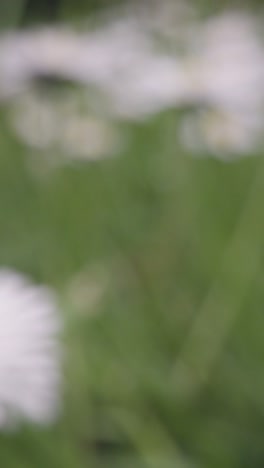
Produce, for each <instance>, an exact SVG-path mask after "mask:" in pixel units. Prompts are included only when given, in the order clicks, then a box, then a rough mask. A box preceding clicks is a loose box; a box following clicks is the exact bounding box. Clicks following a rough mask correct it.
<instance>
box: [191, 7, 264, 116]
mask: <svg viewBox="0 0 264 468" xmlns="http://www.w3.org/2000/svg"><path fill="white" fill-rule="evenodd" d="M257 28H258V23H257V21H256V19H255V18H253V17H251V16H250V15H246V14H242V13H232V12H231V13H230V12H229V13H225V14H223V15H220V16H217V17H215V18H211V19H209V20H208V21H207V22H205V23H204V24H202V25H201V27H200V34H199V35H198V37H197V38H196V41H195V43H194V45H193V48H194V57H195V56H196V60H197V63H196V65H197V70H196V73H197V83H198V84H199V87H200V89H199V92H200V93H201V97H203V98H204V99H205V100H206V101H207V102H209V103H210V104H211V105H215V106H217V107H221V108H224V109H228V110H230V109H231V110H235V111H237V112H239V111H240V112H250V111H258V110H259V109H261V111H263V107H264V88H263V79H264V49H263V45H262V44H261V42H260V41H259V39H258V35H257Z"/></svg>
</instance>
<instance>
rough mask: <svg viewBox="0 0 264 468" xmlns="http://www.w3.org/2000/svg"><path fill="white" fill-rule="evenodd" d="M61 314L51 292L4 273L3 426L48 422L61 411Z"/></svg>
mask: <svg viewBox="0 0 264 468" xmlns="http://www.w3.org/2000/svg"><path fill="white" fill-rule="evenodd" d="M59 329H60V326H59V318H58V315H57V308H56V301H55V298H54V297H53V294H52V293H51V292H50V291H49V290H48V289H46V288H45V287H41V286H35V285H32V284H31V283H30V282H29V281H28V279H27V278H25V277H24V276H23V275H21V274H18V273H16V272H14V271H10V270H1V271H0V427H2V428H5V427H9V426H13V425H15V424H16V423H17V421H18V420H20V419H25V420H28V421H31V422H34V423H50V422H51V421H52V420H53V419H54V418H55V417H56V415H57V411H58V403H59V398H58V391H59V381H60V378H59V374H60V372H59V361H60V357H59V354H60V350H59V344H58V332H59Z"/></svg>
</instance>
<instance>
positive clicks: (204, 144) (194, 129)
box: [180, 109, 263, 160]
mask: <svg viewBox="0 0 264 468" xmlns="http://www.w3.org/2000/svg"><path fill="white" fill-rule="evenodd" d="M262 129H263V127H262V126H261V125H260V122H259V121H258V119H256V118H255V116H254V115H250V114H249V115H243V114H241V113H231V112H229V113H228V112H220V111H219V110H215V109H211V110H202V111H200V112H197V113H196V114H195V113H193V114H190V115H189V116H187V117H185V118H184V119H183V121H182V123H181V124H180V137H181V141H182V143H183V145H184V146H185V147H186V148H187V149H188V150H189V151H191V152H192V153H193V154H196V155H197V156H199V155H200V156H202V155H203V156H205V155H206V154H208V153H209V154H210V155H213V156H216V157H217V158H219V159H222V160H225V159H232V158H234V157H237V156H243V155H248V154H250V152H251V151H252V149H254V148H255V146H256V145H257V144H258V143H260V142H261V140H263V137H262Z"/></svg>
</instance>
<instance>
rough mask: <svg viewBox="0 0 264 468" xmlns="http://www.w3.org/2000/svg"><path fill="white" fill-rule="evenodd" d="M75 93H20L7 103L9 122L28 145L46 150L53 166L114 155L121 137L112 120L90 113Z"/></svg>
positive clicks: (118, 147) (117, 150)
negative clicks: (56, 97)
mask: <svg viewBox="0 0 264 468" xmlns="http://www.w3.org/2000/svg"><path fill="white" fill-rule="evenodd" d="M78 104H79V103H78V99H77V98H76V96H75V99H74V97H73V96H67V95H66V96H63V100H62V101H61V100H59V99H55V96H53V99H50V98H48V96H46V97H43V96H41V95H38V94H37V93H34V92H33V91H32V92H31V93H30V92H29V93H23V96H21V97H20V99H19V98H17V99H16V100H15V101H14V102H13V104H12V105H11V106H10V109H9V112H8V116H9V122H10V124H11V126H12V128H13V130H14V131H15V133H16V135H17V137H18V138H19V139H20V140H21V141H22V142H23V143H24V144H26V145H27V146H29V147H31V148H32V149H33V150H34V149H39V150H45V151H49V152H50V153H51V156H52V160H51V158H48V161H49V162H50V163H52V164H53V165H57V164H58V163H59V164H60V163H63V164H65V162H67V160H69V162H71V161H76V162H78V161H95V160H98V159H102V158H105V157H107V156H109V155H115V154H117V153H118V152H119V150H120V147H121V145H120V144H121V139H120V135H119V132H118V131H117V128H115V125H114V123H113V122H110V121H107V120H106V119H102V118H99V117H95V116H91V115H89V110H88V109H86V112H84V109H82V107H83V104H84V105H85V103H83V102H82V106H79V105H78Z"/></svg>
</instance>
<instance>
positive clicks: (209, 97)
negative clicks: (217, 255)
mask: <svg viewBox="0 0 264 468" xmlns="http://www.w3.org/2000/svg"><path fill="white" fill-rule="evenodd" d="M118 11H119V10H117V9H116V8H115V9H114V11H113V15H112V16H111V15H110V14H109V15H108V16H107V15H105V16H102V17H100V16H99V17H98V18H97V19H96V21H95V22H94V25H95V24H96V26H95V27H93V29H91V28H90V30H89V29H86V30H85V31H84V30H82V31H81V32H77V31H74V30H70V29H67V28H62V27H57V28H56V29H54V28H46V29H42V30H41V29H40V30H35V31H24V32H21V33H17V34H9V35H8V36H3V37H2V39H0V99H2V100H3V99H5V98H7V97H9V98H10V97H12V96H16V95H17V94H18V95H21V94H22V91H23V92H24V91H25V90H26V89H28V88H29V89H31V85H32V82H33V81H36V80H39V81H41V78H42V79H43V78H44V79H47V78H48V79H50V80H52V79H57V78H59V79H60V78H61V79H66V80H71V81H74V82H75V83H77V84H79V85H82V87H83V88H84V89H86V90H87V109H89V111H88V112H87V114H88V115H87V116H86V117H87V122H86V123H85V119H86V117H85V118H84V117H83V114H82V115H81V117H80V118H79V117H78V116H77V115H76V114H73V115H72V116H71V117H69V118H68V120H67V119H66V116H65V117H61V115H62V114H61V113H60V112H59V114H60V115H57V124H56V125H54V120H56V119H55V118H54V108H53V107H52V105H51V104H50V103H49V104H45V103H44V102H42V104H41V109H40V110H39V116H38V117H36V118H35V117H34V115H36V113H37V107H36V106H35V107H34V106H33V109H32V108H31V109H29V112H28V113H27V112H25V120H27V122H23V119H21V118H20V117H18V119H17V120H16V118H14V128H15V130H16V131H17V133H18V134H19V135H21V137H22V139H24V141H25V142H26V141H28V144H29V145H31V146H33V147H34V146H35V147H36V148H43V147H45V146H46V147H48V148H50V146H53V144H54V140H56V145H58V147H60V144H61V143H60V142H59V143H58V140H59V139H60V137H59V136H58V135H59V134H60V131H61V134H63V135H64V136H65V137H64V138H63V141H64V145H62V146H64V147H65V150H66V153H67V151H68V154H69V155H70V154H72V155H73V156H74V157H80V158H85V157H87V159H89V157H90V158H91V159H92V158H94V159H96V158H97V157H103V155H107V154H113V153H115V149H112V148H110V146H111V145H109V148H110V149H109V151H108V152H107V154H106V152H105V150H104V148H105V147H106V145H105V146H104V142H105V141H107V142H108V143H109V141H110V140H111V141H112V142H113V141H116V137H114V135H113V129H111V130H110V126H109V120H110V119H112V120H114V121H120V120H129V121H130V120H142V119H146V118H148V117H151V116H152V115H155V114H157V113H160V112H162V111H165V110H167V109H171V108H179V107H180V108H184V107H190V108H194V107H196V108H199V109H201V110H205V109H207V108H208V107H209V108H211V109H213V113H214V112H215V113H216V114H217V115H218V114H219V115H223V116H224V119H223V121H225V125H223V122H222V123H221V125H220V126H219V124H217V125H215V124H212V125H211V123H210V124H209V126H208V125H207V123H206V124H205V125H204V119H205V120H207V117H206V118H205V115H207V114H206V113H204V112H201V114H200V115H202V122H201V123H197V125H196V124H195V125H193V124H191V125H189V124H188V125H187V126H188V128H189V130H188V132H189V134H190V133H191V132H192V133H193V134H192V136H191V138H192V139H193V140H195V139H197V135H199V132H200V131H201V132H205V135H204V139H205V140H208V146H214V147H215V149H216V147H217V145H218V143H217V142H219V148H218V149H219V151H225V148H229V150H230V151H234V152H235V153H239V152H240V151H242V152H245V151H247V150H246V148H248V150H249V151H251V149H253V148H254V147H257V145H258V144H259V141H260V140H259V134H260V133H261V132H260V129H264V87H263V78H264V46H263V41H262V40H261V39H260V37H259V36H258V27H259V22H258V19H257V18H255V17H253V16H251V15H250V14H249V13H246V12H245V13H242V12H234V11H231V12H228V11H227V12H226V13H224V14H221V15H216V16H215V17H211V18H209V19H203V20H202V19H200V20H198V16H197V15H196V13H195V10H194V8H191V7H190V5H189V4H188V3H187V4H185V3H183V2H180V1H179V2H172V1H171V0H166V1H164V2H157V1H156V0H154V2H153V1H152V2H148V1H146V2H143V4H137V5H136V8H129V7H126V8H123V9H120V11H119V12H118ZM152 13H153V14H152ZM260 29H261V28H260ZM163 30H164V34H163ZM157 36H159V37H158V38H157ZM164 38H165V44H164V43H163V39H164ZM159 39H161V40H159ZM91 90H92V91H91ZM89 91H90V94H89ZM56 112H57V111H56ZM56 112H55V114H56ZM22 114H23V111H22ZM93 114H94V115H93ZM98 115H99V116H102V115H103V117H104V118H103V119H102V121H103V120H105V122H104V123H102V122H101V123H100V124H99V119H98ZM89 119H90V123H91V122H92V119H94V121H93V123H91V125H90V123H88V121H89ZM66 120H67V122H66ZM95 120H96V122H97V123H96V124H95ZM191 120H193V119H192V118H191ZM194 120H195V121H196V117H195V119H194ZM209 120H210V122H213V120H214V119H211V117H210V119H209ZM37 121H38V122H39V129H40V130H37V129H36V127H37V123H36V122H37ZM106 121H107V129H106ZM227 122H229V123H230V127H229V130H228V131H227V138H226V145H225V144H223V140H222V137H220V136H219V135H220V134H221V132H223V133H225V131H226V130H224V128H225V129H226V128H227ZM99 127H100V128H101V130H103V131H101V133H100V132H99ZM183 127H186V125H185V124H184V125H183ZM194 127H195V130H192V128H194ZM91 128H93V129H94V136H92V133H93V132H91V131H90V129H91ZM33 129H34V130H33ZM221 129H222V130H221ZM86 130H87V132H86ZM55 131H56V132H57V134H58V135H57V136H55ZM219 132H220V133H219ZM99 133H100V135H101V136H100V138H99V137H97V136H96V135H99ZM218 133H219V135H218ZM110 134H111V136H110ZM217 135H218V136H217ZM256 136H257V138H256ZM199 138H200V137H199ZM201 139H202V140H203V136H201ZM210 139H211V143H210ZM88 140H89V141H88ZM220 140H221V144H220ZM77 141H78V142H79V143H78V144H77ZM89 143H90V144H89ZM56 145H55V146H56ZM217 151H218V150H217Z"/></svg>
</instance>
